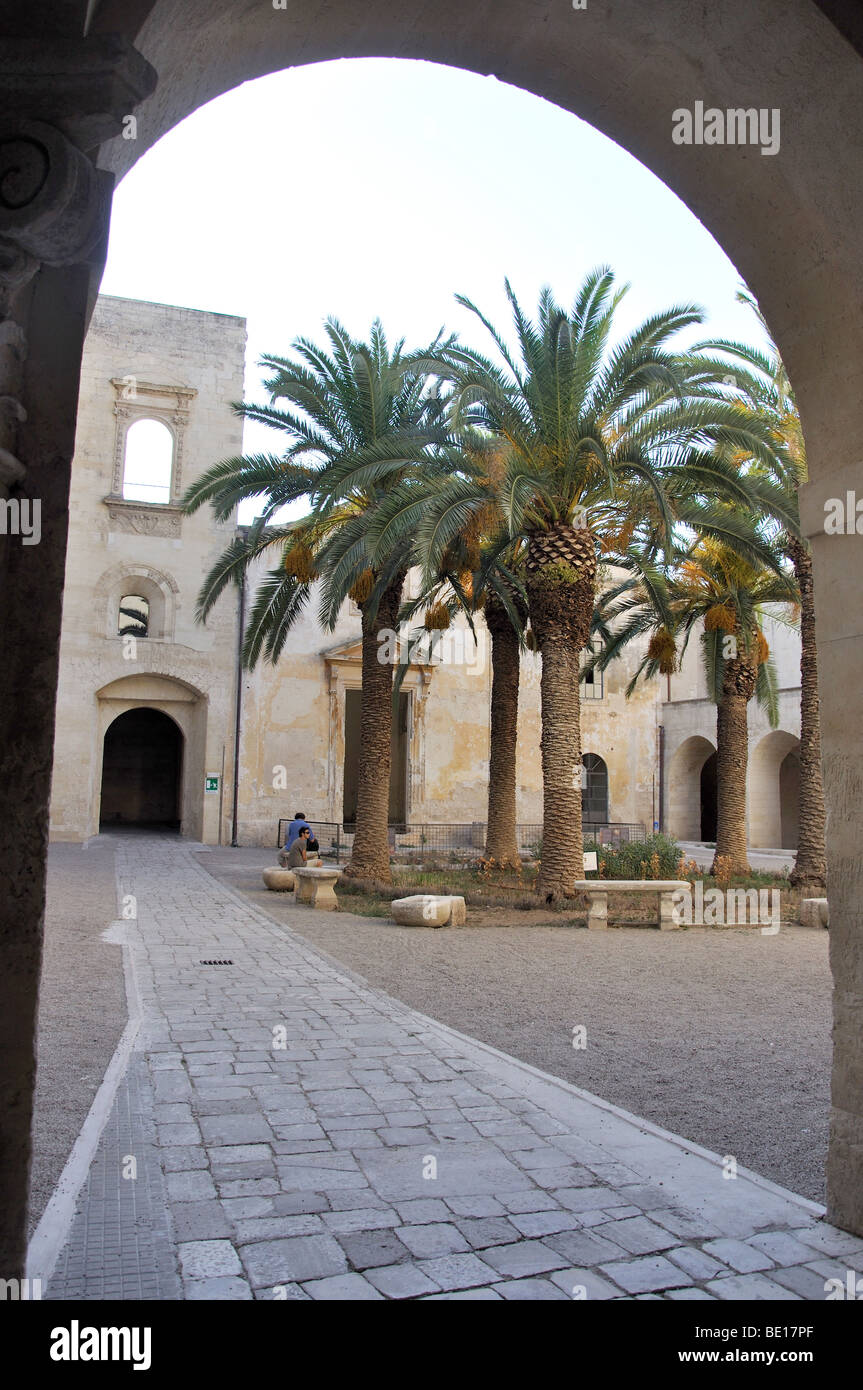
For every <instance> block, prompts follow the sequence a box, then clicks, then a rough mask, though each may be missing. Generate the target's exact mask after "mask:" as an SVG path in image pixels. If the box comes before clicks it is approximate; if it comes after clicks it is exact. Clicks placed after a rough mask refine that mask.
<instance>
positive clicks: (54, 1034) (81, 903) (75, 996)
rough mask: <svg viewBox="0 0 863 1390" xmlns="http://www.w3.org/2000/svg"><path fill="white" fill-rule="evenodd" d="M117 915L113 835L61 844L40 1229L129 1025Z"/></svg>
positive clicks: (54, 879)
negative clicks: (105, 937)
mask: <svg viewBox="0 0 863 1390" xmlns="http://www.w3.org/2000/svg"><path fill="white" fill-rule="evenodd" d="M116 916H117V894H116V887H115V879H114V849H113V844H112V842H111V841H110V840H107V839H106V840H102V841H98V842H96V843H94V844H92V845H91V846H90V848H89V849H85V848H84V847H83V846H82V845H64V844H57V845H51V847H50V849H49V851H48V900H47V909H46V919H45V949H44V956H43V962H42V983H41V989H40V995H39V1043H38V1072H37V1076H36V1100H35V1117H34V1124H33V1168H32V1173H31V1187H30V1214H29V1222H30V1234H31V1235H32V1233H33V1230H34V1229H35V1226H36V1224H37V1222H38V1220H39V1217H40V1216H41V1215H42V1212H43V1210H44V1208H45V1205H46V1203H47V1201H48V1198H49V1197H50V1196H51V1194H52V1192H53V1191H54V1188H55V1186H56V1185H57V1180H58V1178H59V1177H60V1174H61V1172H62V1171H63V1166H64V1164H65V1162H66V1159H67V1158H68V1157H69V1153H70V1151H71V1148H72V1145H73V1144H74V1142H75V1140H76V1139H77V1137H78V1134H79V1131H80V1129H81V1125H82V1124H83V1122H84V1119H85V1117H86V1115H87V1111H88V1110H89V1109H90V1106H91V1104H92V1102H93V1097H94V1096H95V1094H96V1091H97V1090H98V1089H99V1086H100V1085H101V1083H102V1078H103V1077H104V1075H105V1069H106V1067H107V1066H108V1063H109V1062H110V1060H111V1057H112V1055H113V1052H114V1049H115V1047H116V1046H117V1043H118V1041H119V1038H120V1034H121V1033H122V1031H123V1029H124V1028H125V1026H126V1020H127V1017H128V1015H127V1011H126V989H125V984H124V980H123V953H122V950H121V948H120V947H119V946H109V945H107V944H106V943H105V942H104V941H102V940H101V939H100V934H101V933H102V932H103V931H104V930H105V928H106V927H107V926H108V925H109V924H110V923H111V922H112V921H114V919H115V918H116Z"/></svg>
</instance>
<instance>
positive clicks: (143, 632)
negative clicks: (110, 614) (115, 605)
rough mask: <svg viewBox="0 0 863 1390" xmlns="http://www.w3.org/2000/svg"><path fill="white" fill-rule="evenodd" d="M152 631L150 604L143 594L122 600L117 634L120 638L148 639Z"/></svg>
mask: <svg viewBox="0 0 863 1390" xmlns="http://www.w3.org/2000/svg"><path fill="white" fill-rule="evenodd" d="M149 631H150V603H149V600H148V599H145V598H144V597H143V596H142V595H141V594H126V595H124V597H123V598H121V599H120V611H119V614H118V616H117V632H118V634H119V636H120V637H147V636H149Z"/></svg>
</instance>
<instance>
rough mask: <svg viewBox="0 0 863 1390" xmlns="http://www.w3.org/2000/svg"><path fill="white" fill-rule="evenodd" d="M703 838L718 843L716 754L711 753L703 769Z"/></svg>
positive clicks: (701, 784) (701, 786)
mask: <svg viewBox="0 0 863 1390" xmlns="http://www.w3.org/2000/svg"><path fill="white" fill-rule="evenodd" d="M700 789H701V838H702V840H705V841H706V842H707V843H708V844H715V843H716V754H715V753H711V754H710V757H709V758H708V759H707V761H706V763H705V764H704V766H703V767H702V769H701V780H700Z"/></svg>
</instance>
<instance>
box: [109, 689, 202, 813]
mask: <svg viewBox="0 0 863 1390" xmlns="http://www.w3.org/2000/svg"><path fill="white" fill-rule="evenodd" d="M183 741H184V740H183V735H182V733H181V731H180V727H179V725H178V724H176V723H175V722H174V720H173V719H172V718H171V716H170V715H169V714H164V713H163V712H162V710H158V709H151V708H149V707H147V706H139V707H138V708H136V709H130V710H126V712H125V713H124V714H118V715H117V717H116V719H113V720H112V721H111V723H110V724H109V725H108V728H107V729H106V730H105V737H104V739H103V741H102V747H103V753H102V782H101V792H100V798H99V802H100V804H99V825H100V828H105V829H111V828H115V827H127V826H142V827H143V826H148V827H153V828H156V827H158V828H160V829H167V830H179V829H180V822H181V815H182V800H183V791H182V777H183Z"/></svg>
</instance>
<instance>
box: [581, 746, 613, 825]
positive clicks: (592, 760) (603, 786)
mask: <svg viewBox="0 0 863 1390" xmlns="http://www.w3.org/2000/svg"><path fill="white" fill-rule="evenodd" d="M581 765H582V767H583V768H584V777H583V778H582V788H581V818H582V821H583V822H584V824H585V825H608V768H607V767H606V765H605V763H604V762H603V760H602V758H601V757H600V756H599V754H598V753H585V754H584V756H583V758H582V760H581Z"/></svg>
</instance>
